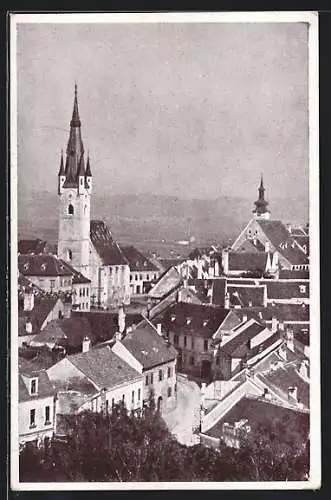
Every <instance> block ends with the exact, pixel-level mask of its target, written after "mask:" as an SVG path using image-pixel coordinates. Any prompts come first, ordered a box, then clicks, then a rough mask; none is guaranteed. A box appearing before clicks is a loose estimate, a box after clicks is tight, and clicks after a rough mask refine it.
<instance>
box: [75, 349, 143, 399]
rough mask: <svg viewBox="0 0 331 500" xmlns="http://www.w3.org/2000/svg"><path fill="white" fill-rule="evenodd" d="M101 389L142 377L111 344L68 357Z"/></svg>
mask: <svg viewBox="0 0 331 500" xmlns="http://www.w3.org/2000/svg"><path fill="white" fill-rule="evenodd" d="M67 359H68V360H69V361H70V362H71V363H72V364H73V365H74V366H75V367H76V368H77V369H78V370H80V371H81V372H82V373H83V374H84V375H85V376H86V377H87V378H88V379H90V380H91V381H92V382H93V383H94V384H95V385H96V386H97V387H99V389H103V388H107V389H109V388H111V387H116V386H118V385H121V384H125V383H127V382H131V381H132V380H136V379H137V378H139V377H140V374H139V372H137V370H135V369H134V368H132V367H131V366H129V365H128V364H127V363H126V362H125V361H123V359H121V358H120V357H119V356H117V355H116V354H115V353H114V352H113V351H112V350H111V348H110V347H109V346H105V347H99V348H98V349H90V350H89V351H88V352H85V353H79V354H75V355H72V356H68V358H67Z"/></svg>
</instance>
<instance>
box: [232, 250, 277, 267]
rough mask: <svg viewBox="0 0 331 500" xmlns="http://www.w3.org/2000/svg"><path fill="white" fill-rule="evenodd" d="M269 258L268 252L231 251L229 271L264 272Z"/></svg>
mask: <svg viewBox="0 0 331 500" xmlns="http://www.w3.org/2000/svg"><path fill="white" fill-rule="evenodd" d="M267 259H268V253H267V252H229V271H256V270H259V271H262V272H264V270H265V268H266V265H267Z"/></svg>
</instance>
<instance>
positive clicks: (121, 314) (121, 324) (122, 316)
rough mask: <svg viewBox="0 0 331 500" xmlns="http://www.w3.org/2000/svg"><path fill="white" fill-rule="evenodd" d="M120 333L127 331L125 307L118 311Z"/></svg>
mask: <svg viewBox="0 0 331 500" xmlns="http://www.w3.org/2000/svg"><path fill="white" fill-rule="evenodd" d="M117 324H118V331H119V333H124V330H125V312H124V307H123V306H121V307H120V308H119V310H118V322H117Z"/></svg>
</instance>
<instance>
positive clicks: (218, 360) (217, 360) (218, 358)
mask: <svg viewBox="0 0 331 500" xmlns="http://www.w3.org/2000/svg"><path fill="white" fill-rule="evenodd" d="M216 364H217V366H219V364H220V357H219V356H217V358H216Z"/></svg>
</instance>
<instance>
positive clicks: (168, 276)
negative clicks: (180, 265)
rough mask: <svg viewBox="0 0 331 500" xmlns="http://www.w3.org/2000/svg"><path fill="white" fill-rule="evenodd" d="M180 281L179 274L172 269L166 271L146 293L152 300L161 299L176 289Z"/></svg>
mask: <svg viewBox="0 0 331 500" xmlns="http://www.w3.org/2000/svg"><path fill="white" fill-rule="evenodd" d="M181 281H182V278H181V275H180V273H179V272H178V271H177V269H175V268H174V267H171V268H170V269H168V270H167V271H166V272H165V273H164V274H163V275H162V276H160V278H159V280H158V281H157V283H156V284H155V285H154V286H153V288H151V290H150V291H149V292H148V295H149V296H150V297H153V298H159V299H161V298H163V297H164V296H165V295H167V294H168V293H169V292H171V291H172V290H173V289H174V288H176V287H177V286H178V285H179V284H180V283H181Z"/></svg>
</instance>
